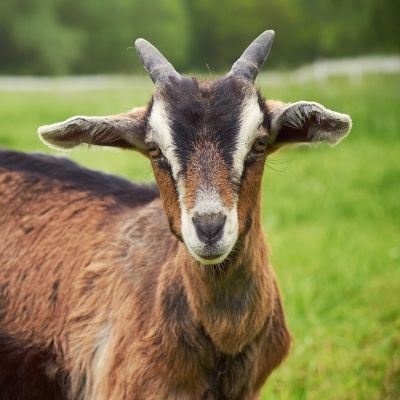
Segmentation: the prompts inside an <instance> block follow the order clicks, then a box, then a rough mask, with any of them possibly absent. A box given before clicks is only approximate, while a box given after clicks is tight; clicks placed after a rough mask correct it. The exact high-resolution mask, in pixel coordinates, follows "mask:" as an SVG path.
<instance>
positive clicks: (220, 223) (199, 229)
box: [192, 213, 226, 244]
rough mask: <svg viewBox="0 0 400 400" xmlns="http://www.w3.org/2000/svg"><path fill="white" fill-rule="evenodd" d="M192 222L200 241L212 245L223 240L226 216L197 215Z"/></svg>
mask: <svg viewBox="0 0 400 400" xmlns="http://www.w3.org/2000/svg"><path fill="white" fill-rule="evenodd" d="M192 221H193V224H194V226H195V228H196V233H197V236H198V237H199V239H200V240H201V241H202V242H207V243H208V244H211V243H213V242H217V241H218V240H220V239H221V237H222V235H223V233H224V225H225V221H226V215H224V214H222V213H215V214H202V215H200V214H195V215H194V217H193V218H192Z"/></svg>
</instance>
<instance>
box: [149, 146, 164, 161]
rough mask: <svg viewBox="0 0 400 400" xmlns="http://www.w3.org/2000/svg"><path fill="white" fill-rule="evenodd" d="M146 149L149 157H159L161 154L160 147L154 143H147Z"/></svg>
mask: <svg viewBox="0 0 400 400" xmlns="http://www.w3.org/2000/svg"><path fill="white" fill-rule="evenodd" d="M146 150H147V152H148V153H149V155H150V157H151V158H159V157H160V156H161V155H162V153H161V149H160V148H159V147H158V146H157V145H156V144H155V143H149V144H148V145H147V146H146Z"/></svg>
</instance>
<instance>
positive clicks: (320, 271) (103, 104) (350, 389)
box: [0, 0, 400, 400]
mask: <svg viewBox="0 0 400 400" xmlns="http://www.w3.org/2000/svg"><path fill="white" fill-rule="evenodd" d="M399 7H400V3H399V2H398V1H395V0H362V1H361V0H335V1H333V0H319V1H317V0H229V1H228V0H219V1H216V0H213V1H212V0H146V1H139V0H129V1H128V0H114V1H112V2H111V1H106V0H86V1H78V0H40V1H34V0H2V1H1V2H0V146H1V147H6V148H12V149H17V150H21V151H40V152H46V151H47V152H51V153H53V154H57V153H56V152H55V151H54V150H49V149H47V148H45V147H44V145H43V144H42V143H41V142H40V141H39V140H38V138H37V134H36V130H37V127H38V126H39V125H43V124H48V123H52V122H56V121H60V120H64V119H66V118H68V117H70V116H72V115H79V114H80V115H85V114H86V115H108V114H114V113H119V112H122V111H125V110H128V109H129V108H131V107H134V106H139V105H143V104H146V103H147V102H148V101H149V99H150V96H151V93H152V90H153V85H152V83H151V81H150V79H149V78H148V77H147V76H146V75H145V74H144V71H143V67H142V65H141V64H140V62H139V60H138V58H137V56H136V53H135V51H134V49H133V42H134V40H135V39H136V38H137V37H144V38H146V39H148V40H150V41H152V42H153V43H154V44H155V45H156V46H157V47H158V48H159V49H160V50H161V51H162V52H163V53H164V54H165V55H166V56H167V58H168V59H169V60H170V61H171V62H172V63H173V64H174V65H175V67H176V68H177V69H178V71H180V72H186V73H196V74H200V75H201V76H202V77H206V78H209V77H212V76H214V75H216V74H218V73H223V72H224V71H228V70H229V69H230V67H231V64H232V63H233V62H234V61H235V59H237V58H238V57H239V55H240V54H241V52H242V51H243V50H244V48H245V47H246V46H247V45H248V44H249V43H250V41H251V40H252V39H254V38H255V37H256V36H257V35H259V34H260V33H261V32H262V31H263V30H265V29H274V30H275V31H276V39H275V43H274V45H273V48H272V50H271V53H270V56H269V59H268V61H267V64H266V66H264V68H263V72H262V73H261V74H260V75H259V78H258V79H257V85H258V86H259V87H260V89H261V91H262V93H263V94H264V95H265V96H266V97H267V98H276V99H281V100H283V101H297V100H311V101H318V102H320V103H322V104H324V105H325V106H326V107H329V108H331V109H334V110H336V111H339V112H344V113H348V114H350V116H351V117H352V119H353V129H352V131H351V133H350V135H349V137H348V138H346V139H345V140H344V141H343V142H341V143H340V144H339V145H338V146H337V147H336V148H334V149H332V148H328V147H320V148H310V149H308V148H307V149H306V148H299V149H289V150H285V151H281V152H278V153H276V154H274V155H272V156H271V157H270V159H269V160H268V161H267V163H266V169H265V177H264V183H263V192H264V193H263V195H264V197H263V202H264V204H263V224H264V228H265V231H266V234H267V237H268V241H269V244H270V249H271V257H272V262H273V264H274V268H275V271H276V273H277V276H278V281H279V283H280V287H281V291H282V294H283V297H284V302H285V308H286V314H287V320H288V324H289V326H290V328H291V331H292V333H293V336H294V345H293V349H292V352H291V354H290V356H289V358H288V359H287V360H286V361H285V363H284V364H283V365H282V366H281V367H280V368H279V369H278V370H277V371H275V372H274V373H273V375H272V376H271V378H270V380H269V382H268V383H267V385H266V386H265V389H264V390H263V395H262V396H263V397H262V398H263V399H278V400H281V399H287V400H292V399H294V400H297V399H298V400H309V399H310V400H321V399H324V400H330V399H331V400H337V399H352V400H353V399H354V400H356V399H357V400H358V399H368V400H370V399H372V400H374V399H376V400H378V399H379V400H381V399H391V400H395V399H400V307H399V304H400V209H399V204H400V23H399V20H400V11H399ZM57 155H62V156H64V157H70V158H72V159H74V160H76V161H78V162H79V163H80V164H83V165H85V166H88V167H91V168H94V169H99V170H103V171H106V172H110V173H114V174H118V175H121V176H125V177H127V178H129V179H136V180H152V171H151V167H150V165H149V163H148V162H147V160H145V159H144V158H143V157H142V156H141V155H139V154H136V153H132V152H129V151H118V150H108V151H106V150H104V149H94V148H93V149H90V150H88V149H79V150H76V151H73V152H70V153H64V154H60V153H59V154H57ZM0 212H4V210H0ZM0 228H1V227H0Z"/></svg>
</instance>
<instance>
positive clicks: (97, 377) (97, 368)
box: [92, 324, 112, 399]
mask: <svg viewBox="0 0 400 400" xmlns="http://www.w3.org/2000/svg"><path fill="white" fill-rule="evenodd" d="M111 335H112V326H111V324H109V325H106V326H105V327H104V328H103V329H102V330H101V331H100V332H99V336H98V342H97V343H96V349H95V352H94V354H93V361H92V374H93V375H92V376H93V398H96V399H98V398H100V396H99V393H98V389H99V386H100V385H101V382H102V380H103V378H104V374H105V372H106V368H105V367H106V366H107V358H108V357H109V355H110V353H109V350H110V345H111Z"/></svg>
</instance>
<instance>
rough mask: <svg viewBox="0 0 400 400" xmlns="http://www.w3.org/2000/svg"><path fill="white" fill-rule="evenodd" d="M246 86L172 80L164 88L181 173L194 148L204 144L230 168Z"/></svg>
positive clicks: (224, 81) (231, 81)
mask: <svg viewBox="0 0 400 400" xmlns="http://www.w3.org/2000/svg"><path fill="white" fill-rule="evenodd" d="M246 85H247V84H246V83H245V82H244V81H242V80H239V79H235V78H232V77H230V78H224V79H220V80H218V81H215V82H213V83H211V84H208V85H207V84H206V85H200V84H199V82H198V81H197V80H195V79H189V78H186V79H181V80H174V79H173V80H171V81H170V82H169V83H168V84H166V85H164V86H163V88H162V90H161V92H160V93H161V96H162V98H163V100H164V102H165V104H166V105H167V110H168V116H169V119H170V121H171V132H172V135H173V142H174V144H175V148H176V155H177V157H178V159H179V162H180V164H181V167H182V170H183V172H186V170H187V167H188V162H189V160H190V159H191V156H192V153H193V151H194V150H195V146H196V145H197V144H198V143H199V142H201V141H205V140H207V141H209V142H212V143H213V144H214V145H215V147H216V148H217V149H218V150H219V152H220V153H221V155H222V157H223V159H224V162H225V164H226V165H227V167H228V169H230V168H231V167H232V165H233V154H234V151H235V148H236V145H237V140H238V132H239V129H240V116H241V111H242V107H243V104H244V102H245V99H246V93H247V90H246V88H247V86H246Z"/></svg>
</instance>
